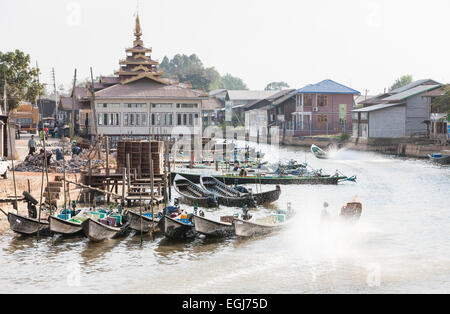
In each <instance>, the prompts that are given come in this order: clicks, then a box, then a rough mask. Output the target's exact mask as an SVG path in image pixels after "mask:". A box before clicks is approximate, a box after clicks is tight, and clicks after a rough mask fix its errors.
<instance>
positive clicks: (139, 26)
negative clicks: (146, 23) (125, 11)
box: [134, 14, 142, 40]
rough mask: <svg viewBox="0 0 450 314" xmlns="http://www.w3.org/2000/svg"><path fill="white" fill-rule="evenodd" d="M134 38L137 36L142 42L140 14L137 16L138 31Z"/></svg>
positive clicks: (136, 30)
mask: <svg viewBox="0 0 450 314" xmlns="http://www.w3.org/2000/svg"><path fill="white" fill-rule="evenodd" d="M134 36H136V39H137V40H140V39H141V36H142V30H141V23H140V22H139V14H137V15H136V29H135V31H134Z"/></svg>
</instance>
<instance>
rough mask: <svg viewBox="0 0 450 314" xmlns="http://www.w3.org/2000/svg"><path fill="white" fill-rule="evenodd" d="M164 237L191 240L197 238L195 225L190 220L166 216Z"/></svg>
mask: <svg viewBox="0 0 450 314" xmlns="http://www.w3.org/2000/svg"><path fill="white" fill-rule="evenodd" d="M164 235H165V236H166V237H167V238H169V239H176V240H182V239H190V238H194V237H195V228H194V224H193V223H192V222H191V221H190V220H189V219H181V218H178V217H169V216H167V215H166V216H164Z"/></svg>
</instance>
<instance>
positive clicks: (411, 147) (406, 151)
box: [249, 136, 450, 158]
mask: <svg viewBox="0 0 450 314" xmlns="http://www.w3.org/2000/svg"><path fill="white" fill-rule="evenodd" d="M249 140H251V141H253V142H257V139H256V138H250V139H249ZM312 144H315V145H317V146H319V147H321V148H326V147H328V146H335V147H338V148H347V149H352V150H357V151H363V152H378V153H383V154H389V155H397V156H402V157H412V158H428V155H430V154H431V153H436V152H442V153H443V154H449V155H450V146H448V145H447V146H444V145H436V144H435V143H434V142H433V141H431V140H428V139H415V138H411V139H376V140H370V141H361V140H356V139H354V138H351V139H349V140H347V141H343V140H341V139H340V138H339V136H305V137H285V138H284V139H283V138H281V139H280V145H282V146H292V147H305V148H309V147H311V145H312Z"/></svg>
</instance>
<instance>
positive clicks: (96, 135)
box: [91, 67, 100, 159]
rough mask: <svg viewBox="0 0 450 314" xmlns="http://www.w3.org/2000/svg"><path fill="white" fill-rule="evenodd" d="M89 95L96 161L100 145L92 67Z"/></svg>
mask: <svg viewBox="0 0 450 314" xmlns="http://www.w3.org/2000/svg"><path fill="white" fill-rule="evenodd" d="M91 83H92V84H91V93H92V103H91V110H92V113H93V115H94V119H93V121H94V129H95V138H96V140H97V145H98V159H100V144H99V142H98V140H99V137H98V126H97V108H96V107H95V89H94V75H93V74H92V67H91Z"/></svg>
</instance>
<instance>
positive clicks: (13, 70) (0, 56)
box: [0, 50, 45, 110]
mask: <svg viewBox="0 0 450 314" xmlns="http://www.w3.org/2000/svg"><path fill="white" fill-rule="evenodd" d="M38 73H39V69H36V68H32V67H30V55H27V54H25V53H24V52H22V51H20V50H16V51H14V52H7V53H3V52H1V51H0V86H1V87H2V93H1V94H2V95H3V86H4V82H5V79H6V86H7V88H6V93H7V99H8V107H9V110H14V109H16V108H17V107H18V106H19V104H20V102H21V101H29V102H32V103H35V102H36V99H37V97H38V94H39V92H40V93H41V94H42V95H43V94H45V88H44V85H43V84H40V85H39V84H38V82H37V75H38Z"/></svg>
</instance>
